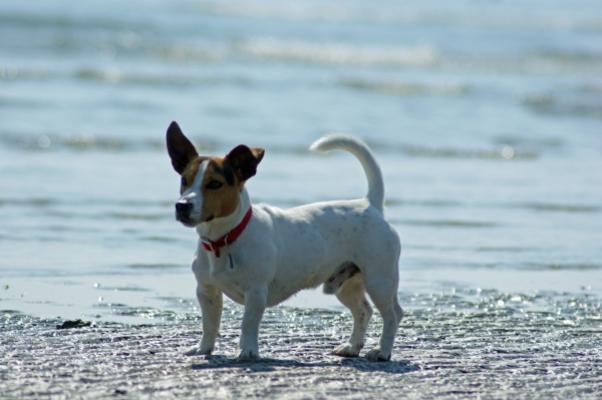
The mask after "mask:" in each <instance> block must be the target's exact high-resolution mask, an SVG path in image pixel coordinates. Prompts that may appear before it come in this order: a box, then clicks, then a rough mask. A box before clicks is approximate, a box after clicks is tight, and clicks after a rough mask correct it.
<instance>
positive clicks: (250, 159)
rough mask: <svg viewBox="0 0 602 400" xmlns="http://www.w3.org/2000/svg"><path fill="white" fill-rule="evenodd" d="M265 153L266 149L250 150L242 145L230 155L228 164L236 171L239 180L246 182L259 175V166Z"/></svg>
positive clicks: (255, 148)
mask: <svg viewBox="0 0 602 400" xmlns="http://www.w3.org/2000/svg"><path fill="white" fill-rule="evenodd" d="M264 153H265V150H264V149H260V148H257V147H253V148H249V147H247V146H245V145H244V144H240V145H238V146H236V147H235V148H233V149H232V150H231V151H230V153H228V155H227V156H226V162H227V163H228V164H229V165H230V167H231V168H232V169H233V170H234V173H235V174H236V176H237V177H238V179H240V180H241V181H246V180H247V179H249V178H250V177H252V176H253V175H255V174H256V173H257V165H258V164H259V163H260V162H261V159H262V158H263V155H264Z"/></svg>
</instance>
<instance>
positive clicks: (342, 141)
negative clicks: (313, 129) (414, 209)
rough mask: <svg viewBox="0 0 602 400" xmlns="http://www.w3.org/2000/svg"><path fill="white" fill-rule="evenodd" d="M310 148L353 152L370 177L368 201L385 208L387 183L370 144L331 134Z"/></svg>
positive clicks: (367, 176) (381, 208) (324, 151)
mask: <svg viewBox="0 0 602 400" xmlns="http://www.w3.org/2000/svg"><path fill="white" fill-rule="evenodd" d="M309 149H310V150H311V151H314V152H318V153H326V152H329V151H331V150H346V151H348V152H350V153H351V154H353V155H354V156H355V157H356V158H357V159H358V160H359V161H360V163H361V164H362V168H363V169H364V173H365V174H366V178H367V179H368V195H367V196H366V197H367V198H368V201H369V202H370V205H372V206H373V207H376V208H377V209H379V210H380V211H381V212H382V211H383V208H384V201H385V185H384V183H383V176H382V173H381V172H380V167H379V166H378V164H377V163H376V160H375V159H374V156H373V155H372V152H371V151H370V148H369V147H368V145H367V144H366V143H364V142H362V141H361V140H359V139H356V138H353V137H349V136H343V135H330V136H325V137H323V138H320V139H318V140H317V141H315V142H314V143H313V144H312V145H311V146H310V147H309Z"/></svg>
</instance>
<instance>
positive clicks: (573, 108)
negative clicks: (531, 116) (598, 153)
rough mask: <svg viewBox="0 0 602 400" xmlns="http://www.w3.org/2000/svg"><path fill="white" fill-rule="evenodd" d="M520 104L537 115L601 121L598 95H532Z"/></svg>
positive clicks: (601, 111) (601, 103)
mask: <svg viewBox="0 0 602 400" xmlns="http://www.w3.org/2000/svg"><path fill="white" fill-rule="evenodd" d="M522 103H523V105H524V106H525V107H526V108H528V109H529V110H531V111H533V112H535V113H537V114H543V115H555V116H573V117H585V118H594V119H602V101H601V99H600V97H599V94H596V95H595V96H575V95H571V94H570V93H562V94H561V93H558V94H541V95H532V96H527V97H526V98H524V99H523V101H522Z"/></svg>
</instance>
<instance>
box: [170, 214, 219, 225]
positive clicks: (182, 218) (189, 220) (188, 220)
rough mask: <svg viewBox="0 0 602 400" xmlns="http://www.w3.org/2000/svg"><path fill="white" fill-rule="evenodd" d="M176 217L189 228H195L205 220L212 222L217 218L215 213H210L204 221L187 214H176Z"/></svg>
mask: <svg viewBox="0 0 602 400" xmlns="http://www.w3.org/2000/svg"><path fill="white" fill-rule="evenodd" d="M176 219H177V220H178V221H180V222H181V223H182V225H184V226H186V227H188V228H194V227H195V226H197V225H198V224H200V223H204V222H211V221H213V220H214V219H215V216H214V215H210V216H209V217H207V218H205V220H204V221H198V220H196V219H193V218H191V217H190V216H187V215H176Z"/></svg>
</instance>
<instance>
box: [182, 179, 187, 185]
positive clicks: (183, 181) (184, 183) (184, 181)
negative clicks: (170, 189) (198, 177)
mask: <svg viewBox="0 0 602 400" xmlns="http://www.w3.org/2000/svg"><path fill="white" fill-rule="evenodd" d="M182 186H186V178H184V177H182Z"/></svg>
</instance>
